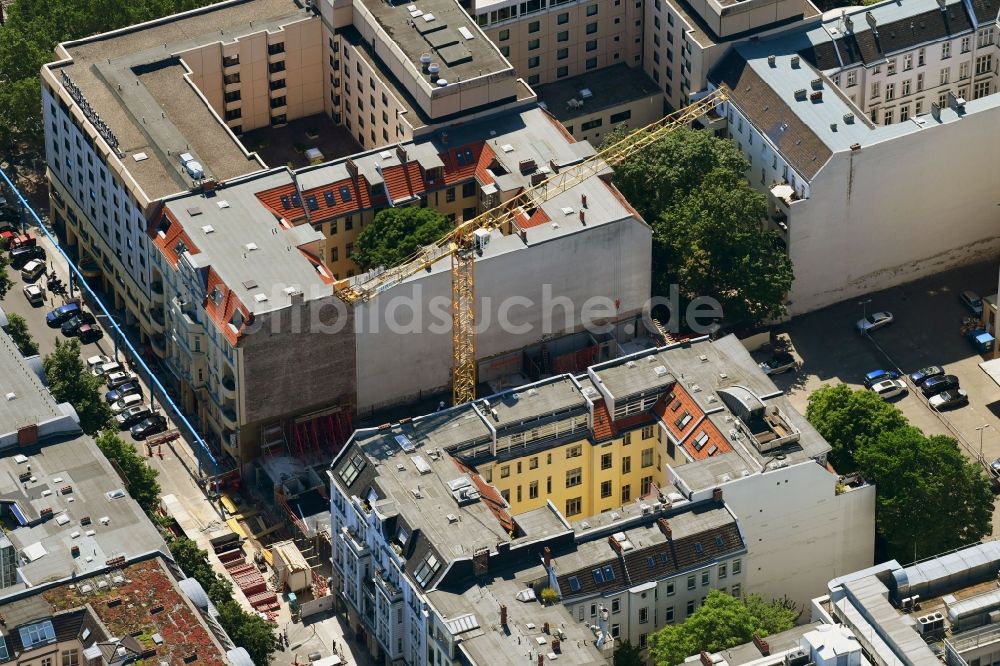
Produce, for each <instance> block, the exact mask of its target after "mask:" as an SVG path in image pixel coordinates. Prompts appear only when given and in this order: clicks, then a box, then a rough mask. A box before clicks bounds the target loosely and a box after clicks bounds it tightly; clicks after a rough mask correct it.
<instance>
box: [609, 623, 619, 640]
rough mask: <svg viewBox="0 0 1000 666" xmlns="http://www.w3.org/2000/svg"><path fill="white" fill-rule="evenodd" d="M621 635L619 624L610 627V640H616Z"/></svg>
mask: <svg viewBox="0 0 1000 666" xmlns="http://www.w3.org/2000/svg"><path fill="white" fill-rule="evenodd" d="M621 635H622V628H621V625H620V624H613V625H611V638H618V637H619V636H621Z"/></svg>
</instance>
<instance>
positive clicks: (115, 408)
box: [111, 394, 142, 414]
mask: <svg viewBox="0 0 1000 666" xmlns="http://www.w3.org/2000/svg"><path fill="white" fill-rule="evenodd" d="M141 404H142V396H141V395H136V394H132V395H126V396H124V397H122V398H119V399H118V400H117V401H116V402H113V403H111V412H112V413H113V414H121V413H122V412H124V411H125V410H126V409H128V408H129V407H135V406H136V405H141Z"/></svg>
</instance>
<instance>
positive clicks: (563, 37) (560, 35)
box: [556, 30, 569, 42]
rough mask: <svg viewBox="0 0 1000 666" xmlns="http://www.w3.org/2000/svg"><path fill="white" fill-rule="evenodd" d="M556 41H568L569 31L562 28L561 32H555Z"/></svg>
mask: <svg viewBox="0 0 1000 666" xmlns="http://www.w3.org/2000/svg"><path fill="white" fill-rule="evenodd" d="M556 41H557V42H568V41H569V31H567V30H563V31H562V32H557V33H556Z"/></svg>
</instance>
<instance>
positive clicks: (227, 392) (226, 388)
mask: <svg viewBox="0 0 1000 666" xmlns="http://www.w3.org/2000/svg"><path fill="white" fill-rule="evenodd" d="M219 384H221V385H222V395H224V396H225V397H226V398H231V399H236V379H235V378H234V377H232V376H230V375H226V376H225V377H223V378H222V381H221V382H219Z"/></svg>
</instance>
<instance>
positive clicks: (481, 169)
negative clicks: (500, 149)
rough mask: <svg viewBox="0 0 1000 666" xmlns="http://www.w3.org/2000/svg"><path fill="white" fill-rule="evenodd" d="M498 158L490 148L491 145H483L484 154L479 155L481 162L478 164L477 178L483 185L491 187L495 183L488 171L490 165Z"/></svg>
mask: <svg viewBox="0 0 1000 666" xmlns="http://www.w3.org/2000/svg"><path fill="white" fill-rule="evenodd" d="M496 156H497V154H496V153H495V152H493V149H492V148H490V144H488V143H485V144H483V152H482V153H480V155H479V161H478V163H477V164H476V178H478V179H479V182H480V183H482V184H483V185H489V184H491V183H492V182H493V176H491V175H490V174H489V173H488V172H487V171H486V169H488V168H489V166H490V164H492V163H493V159H494V158H495V157H496Z"/></svg>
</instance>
